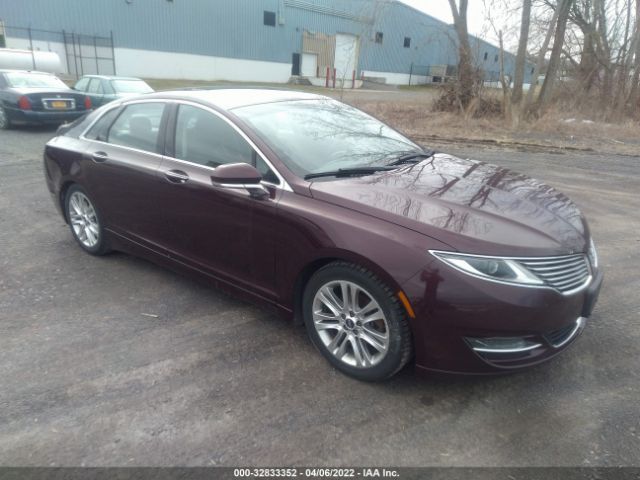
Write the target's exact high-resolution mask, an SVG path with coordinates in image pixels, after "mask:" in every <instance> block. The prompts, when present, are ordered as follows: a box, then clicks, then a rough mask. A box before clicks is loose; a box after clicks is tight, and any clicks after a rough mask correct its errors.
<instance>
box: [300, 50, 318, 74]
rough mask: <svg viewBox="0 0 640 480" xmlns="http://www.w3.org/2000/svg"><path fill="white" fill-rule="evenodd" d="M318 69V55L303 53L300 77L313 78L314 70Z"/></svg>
mask: <svg viewBox="0 0 640 480" xmlns="http://www.w3.org/2000/svg"><path fill="white" fill-rule="evenodd" d="M317 67H318V54H316V53H303V54H302V72H301V73H302V76H303V77H315V76H316V68H317Z"/></svg>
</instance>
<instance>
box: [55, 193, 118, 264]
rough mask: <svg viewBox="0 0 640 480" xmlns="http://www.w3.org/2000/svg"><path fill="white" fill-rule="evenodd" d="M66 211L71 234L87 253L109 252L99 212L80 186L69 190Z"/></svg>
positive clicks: (66, 198) (66, 197) (102, 253)
mask: <svg viewBox="0 0 640 480" xmlns="http://www.w3.org/2000/svg"><path fill="white" fill-rule="evenodd" d="M65 211H66V214H67V219H68V221H69V227H70V228H71V233H72V234H73V237H74V238H75V239H76V241H77V242H78V244H79V245H80V246H81V247H82V248H83V249H84V250H85V251H87V252H89V253H90V254H92V255H104V254H105V253H107V252H109V247H108V244H107V239H106V238H105V233H104V229H103V228H102V224H101V222H100V215H99V213H98V210H97V209H96V207H95V205H94V204H93V202H92V201H91V200H90V198H89V195H88V194H87V192H85V191H84V189H83V188H82V187H80V185H72V186H71V187H69V190H67V194H66V195H65Z"/></svg>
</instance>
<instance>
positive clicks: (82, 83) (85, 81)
mask: <svg viewBox="0 0 640 480" xmlns="http://www.w3.org/2000/svg"><path fill="white" fill-rule="evenodd" d="M89 80H91V79H90V78H81V79H80V80H78V83H76V85H75V87H73V88H75V89H76V90H78V91H80V92H84V91H86V90H87V86H89Z"/></svg>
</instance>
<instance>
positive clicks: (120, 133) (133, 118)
mask: <svg viewBox="0 0 640 480" xmlns="http://www.w3.org/2000/svg"><path fill="white" fill-rule="evenodd" d="M163 111H164V104H163V103H137V104H133V105H129V106H127V107H126V108H125V109H124V111H123V112H122V113H121V114H120V116H118V118H117V120H116V121H115V122H114V123H113V125H111V128H110V129H109V136H108V139H107V141H108V142H109V143H113V144H114V145H122V146H123V147H130V148H135V149H137V150H144V151H146V152H155V153H159V149H158V133H159V132H160V122H161V121H162V113H163Z"/></svg>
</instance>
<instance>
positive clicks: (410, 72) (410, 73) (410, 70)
mask: <svg viewBox="0 0 640 480" xmlns="http://www.w3.org/2000/svg"><path fill="white" fill-rule="evenodd" d="M412 75H413V62H411V68H409V86H411V76H412Z"/></svg>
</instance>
